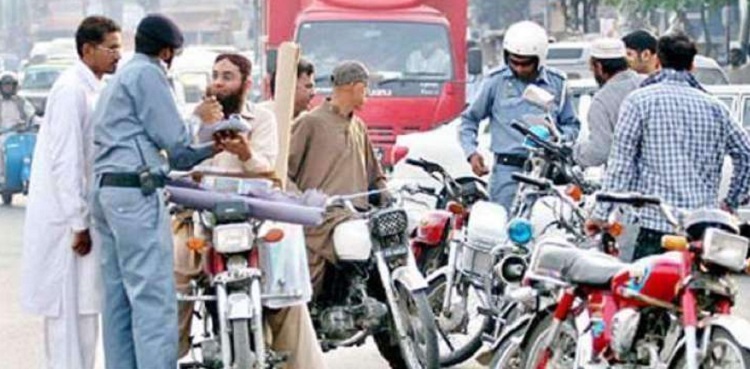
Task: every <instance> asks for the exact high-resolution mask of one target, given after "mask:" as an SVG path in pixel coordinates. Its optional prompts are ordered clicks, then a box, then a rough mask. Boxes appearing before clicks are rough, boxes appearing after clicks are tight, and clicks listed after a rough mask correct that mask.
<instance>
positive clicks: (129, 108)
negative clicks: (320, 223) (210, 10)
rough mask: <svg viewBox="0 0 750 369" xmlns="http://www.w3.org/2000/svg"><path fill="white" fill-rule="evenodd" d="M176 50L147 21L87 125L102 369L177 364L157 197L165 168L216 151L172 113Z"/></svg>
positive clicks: (159, 25) (158, 26) (167, 247)
mask: <svg viewBox="0 0 750 369" xmlns="http://www.w3.org/2000/svg"><path fill="white" fill-rule="evenodd" d="M182 43H183V36H182V33H181V32H180V30H179V29H178V28H177V26H176V25H175V24H174V23H173V22H172V21H171V20H169V19H168V18H166V17H164V16H161V15H149V16H147V17H145V18H144V19H143V20H142V21H141V22H140V24H139V25H138V28H137V31H136V36H135V51H136V53H135V55H134V56H133V59H132V60H131V61H130V62H128V63H127V64H126V65H125V66H124V67H123V68H122V69H120V70H119V71H118V73H117V74H116V75H115V76H114V78H113V79H112V80H111V81H110V82H109V83H108V85H107V87H106V89H105V90H104V91H103V93H102V95H101V97H100V100H99V102H98V105H97V107H96V110H95V112H94V115H93V118H92V119H93V124H94V145H95V163H94V187H95V188H94V190H93V195H92V215H93V219H94V230H95V232H94V240H95V242H98V243H99V244H100V245H101V252H102V277H103V280H104V283H103V284H104V293H105V295H104V296H105V303H104V309H103V314H102V319H103V322H102V330H103V341H104V353H105V357H106V359H105V361H106V367H107V369H130V368H142V369H144V368H148V369H174V368H175V366H176V362H177V311H176V307H177V301H176V295H175V287H174V279H173V276H172V270H173V268H172V235H171V230H170V223H169V214H168V213H167V211H166V209H165V198H164V193H163V191H162V188H163V187H164V182H165V178H166V175H167V173H168V171H169V168H170V166H171V167H172V168H175V169H178V170H188V169H190V168H191V167H192V166H193V165H195V164H197V163H200V162H201V161H203V160H205V159H207V158H209V157H211V156H213V155H214V154H215V153H216V152H217V151H219V150H220V149H219V147H220V145H217V144H214V143H208V144H206V145H204V146H201V147H195V146H191V142H192V138H191V135H190V133H189V132H188V130H187V129H186V126H185V124H184V123H183V121H182V119H181V118H180V114H179V113H178V111H177V106H176V105H175V100H174V97H173V95H172V92H171V90H170V86H169V82H168V80H167V69H168V68H169V66H170V65H171V62H172V59H173V58H174V56H175V55H177V54H179V50H180V48H181V47H182ZM167 158H168V159H167Z"/></svg>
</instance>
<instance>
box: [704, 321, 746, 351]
mask: <svg viewBox="0 0 750 369" xmlns="http://www.w3.org/2000/svg"><path fill="white" fill-rule="evenodd" d="M706 324H707V325H710V326H713V327H721V328H723V329H724V330H726V331H727V332H728V333H729V334H730V335H732V337H733V338H734V339H735V340H737V343H739V344H740V346H742V347H744V348H746V349H748V350H750V322H748V321H747V320H745V319H742V318H740V317H737V316H734V315H718V316H713V317H710V318H708V319H706Z"/></svg>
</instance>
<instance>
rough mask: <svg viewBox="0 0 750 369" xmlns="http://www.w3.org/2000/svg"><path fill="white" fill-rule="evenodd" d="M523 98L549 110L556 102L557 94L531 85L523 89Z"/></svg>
mask: <svg viewBox="0 0 750 369" xmlns="http://www.w3.org/2000/svg"><path fill="white" fill-rule="evenodd" d="M523 99H524V100H526V101H527V102H530V103H532V104H534V105H536V106H538V107H540V108H542V109H544V111H546V112H549V111H551V110H552V106H553V105H554V103H555V96H554V95H552V94H551V93H549V92H548V91H547V90H545V89H543V88H541V87H539V86H536V85H529V86H528V87H526V89H525V90H523Z"/></svg>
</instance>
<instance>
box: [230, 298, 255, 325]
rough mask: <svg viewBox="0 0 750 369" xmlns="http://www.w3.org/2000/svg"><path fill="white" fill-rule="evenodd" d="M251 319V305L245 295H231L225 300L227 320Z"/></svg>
mask: <svg viewBox="0 0 750 369" xmlns="http://www.w3.org/2000/svg"><path fill="white" fill-rule="evenodd" d="M252 317H253V304H252V301H250V296H248V295H247V294H246V293H233V294H230V295H229V296H228V298H227V319H229V320H234V319H250V318H252Z"/></svg>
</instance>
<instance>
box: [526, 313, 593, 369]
mask: <svg viewBox="0 0 750 369" xmlns="http://www.w3.org/2000/svg"><path fill="white" fill-rule="evenodd" d="M556 307H557V304H551V305H550V306H547V307H546V308H545V310H543V311H539V312H537V313H536V314H534V317H533V319H532V320H531V321H530V322H529V324H528V326H527V327H526V333H524V335H523V339H522V340H521V343H520V344H521V349H523V350H526V349H527V348H528V345H529V340H530V339H531V337H530V336H531V333H532V332H533V331H534V328H535V327H536V326H537V325H539V324H541V323H542V321H543V320H544V319H545V318H546V317H547V316H549V315H552V314H553V313H554V311H555V308H556ZM588 321H589V316H588V314H586V313H582V314H579V315H578V316H576V317H575V319H574V324H575V328H576V331H577V332H578V340H577V342H576V355H575V356H576V357H575V362H576V363H578V364H580V363H582V362H584V361H585V360H586V358H590V357H591V347H592V345H593V342H592V337H591V335H590V334H588V333H587V332H586V331H585V330H586V329H587V327H588Z"/></svg>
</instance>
